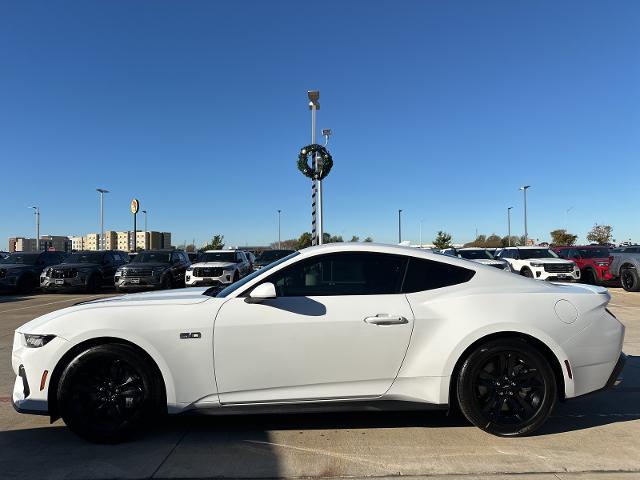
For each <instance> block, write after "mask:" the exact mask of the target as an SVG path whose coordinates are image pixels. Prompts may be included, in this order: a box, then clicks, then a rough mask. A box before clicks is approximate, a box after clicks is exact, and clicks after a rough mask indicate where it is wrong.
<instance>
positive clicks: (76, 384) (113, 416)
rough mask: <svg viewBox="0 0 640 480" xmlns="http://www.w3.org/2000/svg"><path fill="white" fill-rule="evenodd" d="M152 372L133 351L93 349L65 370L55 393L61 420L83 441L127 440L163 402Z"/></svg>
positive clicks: (115, 347)
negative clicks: (83, 439)
mask: <svg viewBox="0 0 640 480" xmlns="http://www.w3.org/2000/svg"><path fill="white" fill-rule="evenodd" d="M153 371H154V370H153V366H152V365H150V362H149V360H147V359H146V358H145V357H144V356H142V355H140V354H138V353H137V352H136V351H135V350H134V349H133V348H132V347H130V346H128V345H121V344H109V345H99V346H95V347H91V348H89V349H87V350H85V351H84V352H82V353H80V354H79V355H78V356H76V357H75V358H74V359H73V360H72V361H71V362H70V363H69V365H68V366H67V367H66V369H65V370H64V372H63V373H62V376H61V377H60V382H59V384H58V391H57V404H58V410H59V412H60V416H61V417H62V419H63V420H64V422H65V423H66V424H67V426H68V427H69V428H70V429H71V430H72V431H73V432H74V433H76V434H78V435H79V436H81V437H83V438H85V439H87V440H89V441H91V442H96V443H114V442H118V441H121V440H124V439H125V438H127V437H128V436H129V435H130V434H131V433H133V432H134V431H135V430H136V429H137V428H138V427H139V426H140V425H141V424H142V423H143V422H144V421H145V420H147V419H148V418H150V417H151V415H152V414H154V413H157V412H158V411H159V405H160V403H159V402H161V401H163V394H162V389H161V387H160V386H159V385H158V382H157V381H156V380H155V376H154V375H153V373H152V372H153Z"/></svg>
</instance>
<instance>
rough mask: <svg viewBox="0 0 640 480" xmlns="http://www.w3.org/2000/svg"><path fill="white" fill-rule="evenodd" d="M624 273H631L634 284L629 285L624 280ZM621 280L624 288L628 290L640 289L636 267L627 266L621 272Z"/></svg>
mask: <svg viewBox="0 0 640 480" xmlns="http://www.w3.org/2000/svg"><path fill="white" fill-rule="evenodd" d="M624 275H630V276H631V278H633V285H631V286H630V287H627V286H626V285H625V283H624V282H623V281H622V277H623V276H624ZM620 277H621V279H620V280H621V281H620V283H621V284H622V288H624V289H625V290H626V291H627V292H638V291H640V278H638V271H637V270H636V269H635V268H625V269H623V270H622V272H621V275H620Z"/></svg>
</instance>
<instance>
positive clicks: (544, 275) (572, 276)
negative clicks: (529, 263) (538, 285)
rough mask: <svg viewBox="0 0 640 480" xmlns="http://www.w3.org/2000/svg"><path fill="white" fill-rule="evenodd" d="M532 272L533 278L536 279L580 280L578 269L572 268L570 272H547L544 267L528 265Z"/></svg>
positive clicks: (553, 280)
mask: <svg viewBox="0 0 640 480" xmlns="http://www.w3.org/2000/svg"><path fill="white" fill-rule="evenodd" d="M530 268H531V271H532V272H533V278H535V279H536V280H546V281H550V282H562V281H565V282H567V281H568V282H577V281H578V280H580V270H579V269H578V268H574V269H573V270H572V271H571V272H566V273H565V272H563V273H555V272H547V271H546V270H545V269H544V267H530Z"/></svg>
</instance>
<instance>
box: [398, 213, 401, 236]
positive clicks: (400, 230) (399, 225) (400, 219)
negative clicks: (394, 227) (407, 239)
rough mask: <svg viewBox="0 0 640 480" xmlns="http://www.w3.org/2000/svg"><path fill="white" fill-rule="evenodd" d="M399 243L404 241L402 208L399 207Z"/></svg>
mask: <svg viewBox="0 0 640 480" xmlns="http://www.w3.org/2000/svg"><path fill="white" fill-rule="evenodd" d="M398 243H402V210H401V209H398Z"/></svg>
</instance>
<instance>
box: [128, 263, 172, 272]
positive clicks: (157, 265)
mask: <svg viewBox="0 0 640 480" xmlns="http://www.w3.org/2000/svg"><path fill="white" fill-rule="evenodd" d="M168 266H169V264H168V263H161V262H149V263H125V264H124V265H122V267H120V268H121V269H127V270H148V269H150V268H160V267H162V268H167V267H168Z"/></svg>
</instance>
